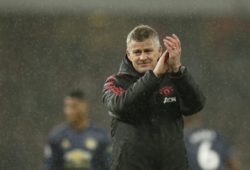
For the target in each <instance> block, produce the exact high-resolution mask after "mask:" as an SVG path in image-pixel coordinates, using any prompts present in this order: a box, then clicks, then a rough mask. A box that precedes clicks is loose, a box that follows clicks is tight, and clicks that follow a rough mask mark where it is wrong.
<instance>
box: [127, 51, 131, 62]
mask: <svg viewBox="0 0 250 170" xmlns="http://www.w3.org/2000/svg"><path fill="white" fill-rule="evenodd" d="M126 53H127V56H128V59H129V60H130V61H131V59H130V52H129V51H128V49H127V50H126Z"/></svg>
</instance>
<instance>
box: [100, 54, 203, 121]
mask: <svg viewBox="0 0 250 170" xmlns="http://www.w3.org/2000/svg"><path fill="white" fill-rule="evenodd" d="M103 102H104V104H105V106H106V107H107V108H108V110H109V113H110V115H111V116H112V117H113V118H115V119H118V120H120V121H122V122H125V123H130V124H135V125H137V124H151V123H152V122H153V120H154V119H155V118H157V119H160V120H161V121H164V120H176V119H180V118H182V115H185V116H188V115H192V114H194V113H197V112H199V111H200V110H201V109H202V108H203V106H204V103H205V97H204V96H203V94H202V92H201V91H200V90H199V88H198V86H197V84H196V83H195V82H194V80H193V78H192V77H191V75H190V74H189V72H188V70H187V69H185V70H184V72H183V73H177V74H176V73H175V74H173V73H172V74H169V73H168V74H166V75H164V76H162V77H161V78H157V77H156V76H155V75H154V73H153V71H147V72H146V73H145V74H140V73H138V72H137V71H136V70H135V69H134V68H133V66H132V63H131V62H130V61H129V60H128V58H127V57H124V58H123V61H122V64H121V66H120V70H119V72H118V73H117V74H115V75H112V76H110V77H108V79H107V80H106V82H105V85H104V89H103Z"/></svg>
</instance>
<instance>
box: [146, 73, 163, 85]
mask: <svg viewBox="0 0 250 170" xmlns="http://www.w3.org/2000/svg"><path fill="white" fill-rule="evenodd" d="M144 83H145V84H146V86H148V87H153V86H156V85H158V84H159V83H160V78H158V77H156V75H155V74H154V72H153V71H152V70H149V71H147V72H146V73H145V75H144Z"/></svg>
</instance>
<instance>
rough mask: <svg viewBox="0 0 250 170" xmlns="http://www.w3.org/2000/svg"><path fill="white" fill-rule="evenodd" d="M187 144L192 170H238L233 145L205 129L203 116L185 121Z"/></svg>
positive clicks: (211, 130) (192, 117)
mask: <svg viewBox="0 0 250 170" xmlns="http://www.w3.org/2000/svg"><path fill="white" fill-rule="evenodd" d="M185 127H186V128H185V135H184V139H185V144H186V147H187V155H188V160H189V167H190V170H208V169H209V170H237V169H238V163H237V161H236V157H235V154H234V152H233V149H232V145H231V144H230V143H229V142H228V141H227V140H226V139H225V138H224V137H223V136H222V135H220V134H219V133H218V132H216V131H215V130H213V129H208V128H206V127H204V125H203V122H202V118H201V115H199V114H197V115H195V116H190V117H187V118H186V119H185Z"/></svg>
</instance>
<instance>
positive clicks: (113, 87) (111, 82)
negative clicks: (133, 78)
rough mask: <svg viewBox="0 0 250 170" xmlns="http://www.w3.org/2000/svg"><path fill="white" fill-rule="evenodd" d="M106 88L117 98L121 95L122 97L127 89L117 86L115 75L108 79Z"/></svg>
mask: <svg viewBox="0 0 250 170" xmlns="http://www.w3.org/2000/svg"><path fill="white" fill-rule="evenodd" d="M104 88H105V89H107V90H110V91H112V92H113V93H114V94H115V95H117V96H120V95H122V93H123V92H125V89H123V88H122V87H118V86H117V85H116V83H115V75H112V76H110V77H108V79H107V81H106V83H105V85H104Z"/></svg>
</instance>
